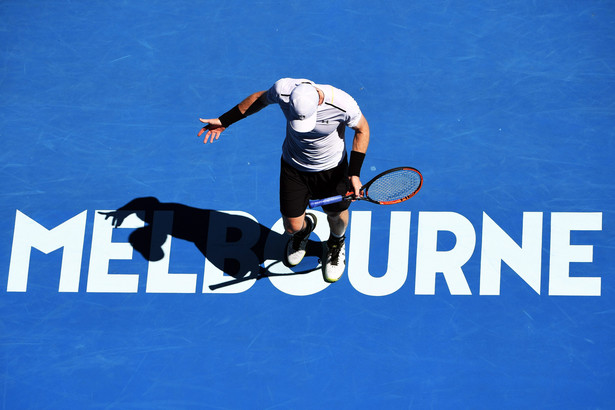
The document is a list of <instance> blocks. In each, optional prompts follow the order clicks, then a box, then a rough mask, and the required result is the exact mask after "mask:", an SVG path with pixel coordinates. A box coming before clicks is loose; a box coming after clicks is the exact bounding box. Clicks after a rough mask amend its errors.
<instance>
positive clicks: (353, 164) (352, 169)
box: [348, 151, 365, 176]
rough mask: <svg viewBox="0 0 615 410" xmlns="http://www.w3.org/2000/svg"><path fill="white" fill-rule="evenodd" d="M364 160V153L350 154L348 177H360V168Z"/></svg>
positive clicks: (355, 152)
mask: <svg viewBox="0 0 615 410" xmlns="http://www.w3.org/2000/svg"><path fill="white" fill-rule="evenodd" d="M364 159H365V153H363V152H359V151H351V152H350V161H349V162H348V176H353V175H356V176H361V166H362V165H363V160H364Z"/></svg>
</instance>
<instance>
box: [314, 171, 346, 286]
mask: <svg viewBox="0 0 615 410" xmlns="http://www.w3.org/2000/svg"><path fill="white" fill-rule="evenodd" d="M347 169H348V166H347V163H346V161H342V163H340V165H338V166H337V167H336V168H334V169H332V170H331V171H330V172H328V175H327V179H328V180H327V181H326V182H323V187H324V188H323V189H326V190H327V192H322V193H321V195H319V196H318V197H322V198H325V197H328V196H333V195H344V194H346V192H348V190H349V189H350V185H349V182H348V176H347ZM349 205H350V202H348V201H343V202H338V203H336V204H331V205H325V206H323V211H325V213H326V214H327V221H328V223H329V228H330V231H331V232H330V235H329V239H328V240H327V241H326V242H325V243H324V244H323V245H324V246H323V248H324V249H323V250H324V252H323V257H322V272H323V277H324V279H325V281H327V282H329V283H333V282H337V281H338V280H339V279H340V278H341V277H342V275H343V274H344V270H345V269H346V245H345V240H346V228H347V227H348V215H349V213H348V207H349Z"/></svg>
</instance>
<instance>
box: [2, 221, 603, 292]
mask: <svg viewBox="0 0 615 410" xmlns="http://www.w3.org/2000/svg"><path fill="white" fill-rule="evenodd" d="M100 212H104V211H96V212H94V223H93V231H92V240H91V244H90V246H91V252H90V260H89V264H88V272H87V286H86V292H95V293H137V292H138V291H139V280H140V278H141V277H142V276H143V275H144V274H145V272H131V273H124V274H118V273H115V274H111V273H109V263H110V261H112V260H130V259H132V258H133V256H134V255H133V254H134V252H133V247H132V246H131V244H129V243H122V242H114V241H113V240H112V234H113V230H114V229H139V228H143V227H144V222H143V219H142V218H139V217H137V215H135V214H133V215H130V216H128V217H127V218H126V219H125V220H124V221H123V223H122V225H121V226H120V227H119V228H114V227H113V225H112V223H111V220H109V219H107V218H106V217H105V215H103V214H101V213H100ZM217 212H219V211H217ZM220 214H224V215H235V216H239V217H241V218H240V219H242V220H246V218H247V220H250V221H253V222H255V223H253V224H243V225H242V226H241V227H238V226H232V227H231V226H230V225H229V224H232V223H234V222H233V220H234V219H233V218H217V219H213V220H212V221H211V223H210V224H209V226H208V228H207V230H208V233H207V237H208V240H207V245H206V249H207V252H206V253H207V254H208V255H215V258H216V260H218V262H219V260H227V259H232V260H233V261H234V263H235V266H236V268H237V270H238V271H241V272H247V274H246V277H245V278H244V280H237V281H236V282H232V283H229V284H228V286H223V287H219V286H216V285H219V284H221V283H224V282H226V281H228V280H229V276H228V275H227V274H226V273H225V272H224V271H223V269H224V267H223V266H224V265H223V264H221V263H212V262H211V261H210V260H209V259H210V258H211V257H210V256H208V257H207V258H206V259H205V266H204V270H203V288H202V290H201V292H202V293H242V292H245V291H247V290H249V289H250V288H251V287H252V286H253V285H254V283H255V281H256V278H257V277H259V273H260V272H261V271H264V272H266V273H267V274H268V276H269V280H270V282H271V283H272V284H273V286H274V287H275V288H277V289H279V290H280V291H281V292H283V293H287V294H290V295H296V296H303V295H311V294H315V293H318V292H321V291H323V290H324V289H326V288H328V287H329V284H327V283H325V282H324V281H323V280H322V277H321V274H320V270H319V268H312V269H311V270H310V269H308V270H307V271H303V272H301V274H293V273H296V269H295V271H293V270H291V269H289V268H286V267H284V266H283V265H282V264H281V263H280V261H279V260H277V259H272V258H271V257H270V256H271V255H277V253H276V251H275V250H274V249H272V248H273V247H276V248H277V247H279V239H280V234H281V233H282V232H283V227H282V220H281V219H279V220H278V221H277V222H276V223H275V224H274V226H273V227H272V229H271V230H270V231H269V232H271V234H269V235H268V236H267V237H266V243H265V244H264V248H265V252H264V254H265V255H269V258H268V259H266V260H265V261H264V262H262V259H259V258H258V257H257V255H256V254H255V253H254V252H253V251H252V248H254V247H255V246H256V245H257V244H258V243H259V241H263V237H262V236H261V234H262V232H261V225H259V224H258V223H256V222H257V220H256V218H254V216H252V215H250V214H249V213H247V212H244V211H225V212H220ZM317 214H318V216H319V218H320V219H321V220H323V221H324V220H326V216H325V215H324V214H323V213H321V212H318V213H317ZM87 216H88V212H87V211H83V212H81V213H79V214H77V215H75V216H74V217H72V218H70V219H68V220H67V221H65V222H64V223H62V224H60V225H58V226H56V227H53V228H51V229H49V228H46V227H44V226H42V225H41V224H39V223H38V222H36V221H35V220H34V219H32V218H30V217H29V216H27V215H25V214H24V213H22V212H21V211H19V210H17V211H16V216H15V229H14V236H13V243H12V250H11V260H10V265H9V274H8V282H7V291H8V292H26V291H27V288H28V281H29V280H32V278H30V275H29V272H30V259H31V251H32V248H34V249H38V250H40V251H42V252H43V253H46V254H48V253H50V252H53V251H55V250H58V249H62V250H63V254H62V265H61V268H60V272H59V285H58V291H59V292H78V291H79V284H80V279H81V265H82V264H81V262H82V255H83V249H84V242H85V238H86V220H87ZM371 217H372V212H370V211H354V212H352V213H351V222H350V235H349V241H348V261H347V266H348V280H349V282H350V284H351V285H352V287H353V288H354V289H356V290H357V291H358V292H360V293H363V294H366V295H370V296H385V295H390V294H392V293H395V292H399V291H400V289H401V288H402V287H403V285H404V284H406V282H407V278H408V271H409V262H410V261H409V255H410V244H411V243H412V238H411V234H410V232H411V231H410V225H411V224H410V222H411V213H410V212H395V211H393V212H390V227H389V248H388V261H387V265H386V266H387V268H386V272H384V274H382V272H372V273H375V274H374V275H372V274H371V273H370V271H369V259H370V238H371V229H372V227H371ZM550 217H551V225H550V227H551V230H550V249H549V251H548V252H547V251H543V213H542V212H524V213H523V218H522V221H521V225H522V235H521V241H520V243H517V242H515V241H514V240H513V239H512V238H511V237H510V236H509V235H508V234H507V233H506V232H505V231H504V230H503V229H502V228H501V227H500V226H499V225H498V224H497V223H496V221H494V220H493V219H492V218H491V217H489V215H487V214H486V213H484V212H483V226H482V231H481V236H482V243H481V246H480V284H479V292H478V293H479V294H480V295H499V294H500V290H501V289H500V288H501V286H500V284H501V275H502V269H501V266H502V263H506V264H507V265H508V266H509V267H510V268H511V269H512V271H514V272H515V273H516V274H517V275H518V276H519V278H520V279H521V280H522V281H523V282H525V283H526V284H527V285H528V289H531V290H533V291H534V292H535V293H537V294H540V293H541V287H542V283H541V275H542V271H541V264H542V259H543V258H542V256H543V252H547V253H548V261H549V267H548V284H547V286H548V294H549V295H554V296H555V295H566V296H600V295H601V278H600V277H589V276H587V275H584V276H578V275H577V276H575V275H574V274H572V273H571V272H570V264H571V263H592V262H593V246H592V245H591V244H574V245H573V244H571V235H572V233H573V232H578V231H601V230H602V213H601V212H553V213H551V214H550ZM152 225H153V228H152V229H153V230H154V232H153V235H152V237H163V239H164V236H165V235H166V240H164V243H163V244H162V245H161V246H162V254H163V255H164V256H162V257H161V258H160V259H159V260H155V261H150V262H149V263H148V268H147V272H146V286H145V292H147V293H195V292H197V278H198V275H199V274H198V272H190V273H171V272H169V261H170V259H169V258H170V254H171V241H172V239H173V238H172V236H171V235H170V234H168V233H169V232H172V229H171V226H172V225H173V212H172V211H156V212H154V216H153V223H152ZM227 225H228V226H227ZM229 228H234V229H240V230H241V232H240V235H239V239H237V240H234V241H231V242H226V240H227V239H223V238H225V235H226V233H227V232H228V229H229ZM157 232H158V234H157ZM439 232H449V233H452V235H454V237H455V244H454V246H453V247H452V249H449V250H439V249H438V234H439ZM165 233H167V234H165ZM315 234H316V236H318V238H320V240H324V239H326V238H327V236H328V229H327V227H326V224H319V225H318V227H317V229H316V232H315ZM210 238H217V239H216V240H211V239H210ZM221 238H222V239H221ZM476 243H477V238H476V231H475V229H474V226H473V225H472V223H471V222H470V221H469V220H468V219H467V218H466V217H464V216H463V215H461V214H458V213H455V212H419V213H418V227H417V234H416V267H415V268H416V269H415V278H414V293H415V294H417V295H434V294H435V293H436V277H437V275H439V274H441V275H442V278H443V279H444V281H445V283H446V285H447V287H448V290H449V292H450V294H452V295H470V294H472V291H471V288H470V285H469V284H468V281H467V279H466V272H464V267H465V265H466V263H467V262H468V261H469V260H470V259H471V258H472V256H473V255H474V253H475V251H476V249H475V248H476ZM157 246H159V247H160V244H157ZM151 248H152V250H153V249H154V244H151ZM238 248H241V252H239V253H238V252H236V251H237V249H238ZM280 253H281V251H280ZM261 262H262V263H261ZM576 266H578V265H575V267H576ZM472 276H473V277H476V275H472ZM335 286H340V284H337V285H334V286H333V287H335ZM410 286H411V285H410ZM212 289H213V290H212Z"/></svg>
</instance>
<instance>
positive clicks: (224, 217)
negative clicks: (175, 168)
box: [103, 197, 322, 290]
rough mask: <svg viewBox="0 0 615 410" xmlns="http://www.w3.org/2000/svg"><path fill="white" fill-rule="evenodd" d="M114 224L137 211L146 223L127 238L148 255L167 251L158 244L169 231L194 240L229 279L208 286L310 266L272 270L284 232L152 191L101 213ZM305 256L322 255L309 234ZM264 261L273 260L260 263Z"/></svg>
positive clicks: (282, 245) (280, 256)
mask: <svg viewBox="0 0 615 410" xmlns="http://www.w3.org/2000/svg"><path fill="white" fill-rule="evenodd" d="M103 214H104V215H106V218H107V219H109V218H111V222H112V224H113V226H115V227H121V225H122V223H123V221H124V219H126V218H127V217H128V216H129V215H132V214H135V215H137V217H139V218H140V219H141V220H142V221H143V222H145V226H144V227H141V228H136V229H135V230H134V231H133V232H132V233H130V235H129V237H128V240H129V242H130V244H131V245H132V247H133V248H134V249H135V250H136V251H137V252H139V253H140V254H141V255H142V256H143V257H144V258H145V259H146V260H148V261H159V260H161V259H163V258H164V257H165V254H164V250H163V247H162V245H163V244H164V243H165V241H166V240H167V236H169V235H170V236H172V237H173V238H177V239H182V240H185V241H188V242H192V243H193V244H194V245H195V246H196V248H197V249H198V250H199V251H200V252H201V253H202V254H203V256H205V257H206V258H207V260H209V262H211V263H212V264H213V265H215V266H216V267H217V268H218V269H220V270H221V271H223V272H224V273H226V274H227V275H229V276H231V277H232V279H231V280H229V281H227V282H223V283H220V284H216V285H212V286H210V288H211V289H212V290H215V289H219V288H222V287H225V286H230V285H234V284H237V283H241V282H244V281H248V280H253V279H256V280H259V279H262V278H266V277H271V276H290V275H301V274H307V273H309V272H311V271H313V268H312V269H309V270H305V271H295V272H292V273H283V274H280V273H275V272H272V270H271V268H273V267H275V266H279V264H282V263H283V262H282V261H283V259H284V258H283V256H284V252H285V247H286V243H287V241H288V238H289V237H288V236H286V235H283V234H280V233H277V232H274V231H272V230H271V229H270V228H268V227H266V226H264V225H262V224H260V223H258V222H257V221H255V220H253V219H251V218H248V217H246V216H243V215H237V214H229V213H226V212H220V211H215V210H210V209H199V208H195V207H191V206H187V205H183V204H178V203H163V202H160V201H159V200H158V199H157V198H154V197H143V198H136V199H133V200H132V201H130V202H128V203H127V204H126V205H124V206H122V207H121V208H119V209H117V210H116V211H112V212H108V213H103ZM306 251H307V254H306V256H318V257H320V256H321V255H322V245H321V243H320V242H316V241H312V240H310V241H309V242H308V245H307V249H306ZM265 261H273V262H272V263H270V264H269V265H268V266H267V267H263V263H264V262H265Z"/></svg>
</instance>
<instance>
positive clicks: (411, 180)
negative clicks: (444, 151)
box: [309, 167, 423, 208]
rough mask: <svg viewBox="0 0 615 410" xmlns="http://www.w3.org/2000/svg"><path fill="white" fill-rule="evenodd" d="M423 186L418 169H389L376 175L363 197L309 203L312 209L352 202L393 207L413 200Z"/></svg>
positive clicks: (353, 196) (364, 186)
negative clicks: (359, 201) (364, 201)
mask: <svg viewBox="0 0 615 410" xmlns="http://www.w3.org/2000/svg"><path fill="white" fill-rule="evenodd" d="M422 185H423V176H422V175H421V173H420V172H419V170H418V169H414V168H410V167H399V168H393V169H389V170H388V171H385V172H383V173H381V174H379V175H376V176H375V177H374V178H372V180H371V181H369V182H368V183H367V184H365V185H363V187H362V188H361V191H363V196H356V195H355V194H354V193H353V192H348V193H346V195H337V196H332V197H329V198H324V199H315V200H311V201H310V202H309V207H310V208H315V207H317V206H323V205H328V204H334V203H336V202H342V201H351V200H366V201H369V202H373V203H375V204H379V205H392V204H398V203H400V202H403V201H405V200H407V199H410V198H412V197H413V196H414V195H416V193H417V192H419V189H421V186H422Z"/></svg>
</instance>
